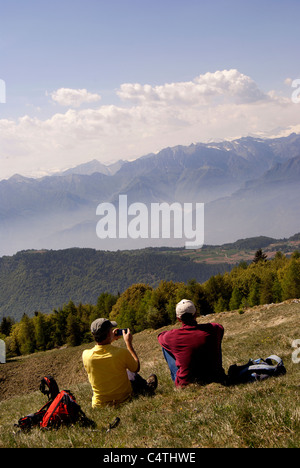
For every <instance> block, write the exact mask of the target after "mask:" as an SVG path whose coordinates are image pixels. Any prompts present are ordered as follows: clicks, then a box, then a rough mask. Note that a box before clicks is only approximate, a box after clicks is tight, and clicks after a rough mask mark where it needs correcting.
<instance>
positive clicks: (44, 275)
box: [0, 248, 231, 320]
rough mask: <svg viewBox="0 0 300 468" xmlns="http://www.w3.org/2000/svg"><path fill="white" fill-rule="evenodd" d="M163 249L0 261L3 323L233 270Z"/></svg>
mask: <svg viewBox="0 0 300 468" xmlns="http://www.w3.org/2000/svg"><path fill="white" fill-rule="evenodd" d="M170 253H172V255H170V254H169V253H168V252H167V251H166V252H161V251H160V250H159V249H157V250H156V249H143V250H135V251H122V252H121V251H118V252H103V251H96V250H93V249H77V248H76V249H75V248H74V249H66V250H59V251H52V250H49V251H46V250H45V251H23V252H19V253H17V254H16V255H14V256H12V257H7V256H5V257H2V258H0V319H1V318H2V317H4V316H10V317H12V318H14V319H16V320H20V319H21V317H22V315H23V314H24V313H26V314H27V315H28V316H33V315H34V313H35V312H36V311H41V312H43V313H49V312H52V311H53V309H56V308H58V307H61V306H62V305H63V304H65V303H68V302H69V301H70V299H71V300H72V301H73V302H74V303H79V302H82V303H92V304H95V303H96V302H97V298H98V297H99V295H100V294H101V293H102V292H109V293H112V294H117V293H122V292H124V291H125V290H126V288H128V287H129V286H131V285H132V284H134V283H140V282H142V283H147V284H149V285H151V286H157V285H158V284H159V282H160V281H161V280H170V281H188V280H189V279H190V278H195V279H196V280H197V281H199V282H204V281H206V280H207V279H208V278H209V277H210V276H211V275H214V274H216V273H222V272H224V271H226V270H229V269H230V268H231V266H230V265H228V264H226V263H224V261H223V260H221V261H220V264H214V265H210V264H203V263H197V262H194V261H193V259H191V258H189V257H186V256H183V255H181V254H180V251H176V250H174V251H173V250H172V249H171V250H170Z"/></svg>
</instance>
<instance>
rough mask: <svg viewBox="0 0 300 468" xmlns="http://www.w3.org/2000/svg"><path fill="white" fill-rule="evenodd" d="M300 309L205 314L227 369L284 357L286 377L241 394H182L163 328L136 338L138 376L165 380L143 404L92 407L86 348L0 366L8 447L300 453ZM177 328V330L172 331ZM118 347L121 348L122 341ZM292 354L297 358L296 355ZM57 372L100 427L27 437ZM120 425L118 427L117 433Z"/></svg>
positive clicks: (210, 389) (3, 441)
mask: <svg viewBox="0 0 300 468" xmlns="http://www.w3.org/2000/svg"><path fill="white" fill-rule="evenodd" d="M299 313H300V301H298V300H294V301H293V300H289V301H285V302H283V303H280V304H271V305H265V306H256V307H253V308H249V309H246V310H243V311H242V310H236V311H229V312H220V313H218V314H211V315H209V316H201V317H199V318H198V321H199V322H219V323H221V324H222V325H223V326H224V328H225V334H224V339H223V366H224V369H225V371H226V372H227V371H228V368H229V366H230V365H231V364H235V363H236V364H244V363H245V362H247V361H248V359H249V358H253V359H256V358H259V357H262V358H266V357H268V356H269V355H270V354H277V355H279V356H280V357H281V358H282V359H283V361H284V365H285V367H286V369H287V373H286V375H283V376H280V377H273V378H270V379H268V380H265V381H263V382H255V383H249V384H242V385H236V386H230V387H227V386H223V385H221V384H217V383H212V384H209V385H206V386H198V385H190V386H189V387H187V388H184V389H176V388H174V385H173V383H172V381H171V378H170V375H169V371H168V368H167V366H166V364H165V361H164V359H163V356H162V352H161V349H160V347H159V344H158V341H157V335H158V333H159V332H160V331H162V330H165V329H169V328H171V327H172V326H170V325H169V326H167V327H163V328H161V329H159V330H152V329H148V330H144V331H142V332H140V333H136V334H135V335H134V346H135V349H136V351H137V353H138V355H139V357H140V360H141V371H140V373H141V375H142V376H143V377H145V378H147V377H148V375H150V374H151V373H153V372H154V373H156V374H157V376H158V382H159V384H158V388H157V391H156V393H155V395H154V396H153V397H145V396H141V397H139V398H136V399H133V400H131V401H129V402H127V403H125V404H123V405H120V406H119V407H106V408H102V409H97V410H93V409H92V408H91V396H92V393H91V388H90V385H89V383H88V382H87V377H86V374H85V371H84V370H83V368H82V363H81V354H82V351H83V349H85V348H87V347H91V346H93V344H88V345H87V344H85V345H80V346H77V347H74V348H70V347H64V348H62V349H56V350H51V351H46V352H39V353H35V354H33V355H29V356H20V357H19V358H14V359H9V360H8V362H7V364H1V365H0V388H1V392H0V447H1V448H102V449H114V448H118V449H120V448H122V449H130V448H132V449H134V448H145V449H149V448H152V449H161V448H165V449H167V448H169V449H184V448H189V449H198V448H298V447H299V446H300V379H299V377H300V363H298V362H296V361H297V360H295V359H294V358H293V356H294V357H295V355H296V354H295V353H296V352H297V350H295V349H293V347H292V343H293V341H294V340H297V339H299V338H300V330H299ZM174 326H178V325H173V327H174ZM118 345H119V346H124V343H123V342H122V340H120V341H118ZM293 353H294V354H293ZM49 373H51V374H52V375H54V377H55V378H56V380H57V382H58V384H59V387H60V389H63V388H70V390H71V391H72V392H73V393H74V394H75V396H76V399H77V401H78V403H79V404H80V405H81V407H82V409H83V411H84V412H85V413H86V414H87V416H88V417H90V418H91V419H93V421H94V422H95V423H96V427H94V428H83V427H80V426H78V425H74V426H72V427H65V428H60V429H58V430H48V431H42V430H40V429H38V428H36V429H33V430H31V431H30V432H28V433H23V432H20V431H19V430H18V428H16V427H14V424H15V423H16V422H17V421H18V419H19V418H20V417H21V416H24V415H26V414H29V413H32V412H34V411H36V410H38V409H39V408H40V407H41V406H42V405H43V404H44V403H45V402H46V400H45V395H42V394H41V392H40V391H39V389H38V384H39V379H40V378H42V377H43V376H44V375H47V374H49ZM116 417H119V418H120V423H119V425H118V426H117V427H116V428H115V429H112V430H110V431H108V430H107V429H108V428H109V424H110V423H112V422H113V421H114V419H115V418H116Z"/></svg>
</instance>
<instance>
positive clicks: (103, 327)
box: [91, 318, 117, 337]
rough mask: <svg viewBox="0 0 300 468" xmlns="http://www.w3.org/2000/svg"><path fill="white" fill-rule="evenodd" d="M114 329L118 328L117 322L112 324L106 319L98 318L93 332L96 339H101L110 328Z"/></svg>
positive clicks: (92, 325)
mask: <svg viewBox="0 0 300 468" xmlns="http://www.w3.org/2000/svg"><path fill="white" fill-rule="evenodd" d="M113 327H117V323H116V322H111V321H110V320H108V319H106V318H98V319H96V320H94V321H93V322H92V324H91V332H92V334H93V335H94V336H95V337H96V336H97V337H101V335H103V334H106V332H107V330H108V329H109V328H113Z"/></svg>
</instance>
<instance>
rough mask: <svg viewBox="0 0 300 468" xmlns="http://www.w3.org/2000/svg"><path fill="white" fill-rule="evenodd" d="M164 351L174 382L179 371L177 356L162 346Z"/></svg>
mask: <svg viewBox="0 0 300 468" xmlns="http://www.w3.org/2000/svg"><path fill="white" fill-rule="evenodd" d="M162 352H163V355H164V358H165V360H166V361H167V364H168V366H169V369H170V374H171V378H172V380H173V382H175V379H176V374H177V371H178V367H177V366H176V362H175V357H174V356H173V354H172V353H170V352H169V351H167V350H166V349H165V348H162Z"/></svg>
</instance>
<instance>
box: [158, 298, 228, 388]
mask: <svg viewBox="0 0 300 468" xmlns="http://www.w3.org/2000/svg"><path fill="white" fill-rule="evenodd" d="M176 317H177V319H178V320H179V321H180V322H181V323H182V326H181V328H178V329H173V330H169V331H164V332H162V333H160V334H159V335H158V341H159V343H160V345H161V346H162V350H163V354H164V357H165V359H166V361H167V364H168V366H169V369H170V373H171V378H172V380H173V381H174V382H175V385H176V386H177V387H183V386H186V385H188V384H190V383H200V384H206V383H210V382H223V381H224V380H225V372H224V369H223V367H222V351H221V343H222V338H223V334H224V328H223V327H222V325H220V324H218V323H205V324H198V323H197V321H196V307H195V305H194V304H193V302H192V301H190V300H187V299H183V300H182V301H180V302H179V303H178V304H177V306H176Z"/></svg>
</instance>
